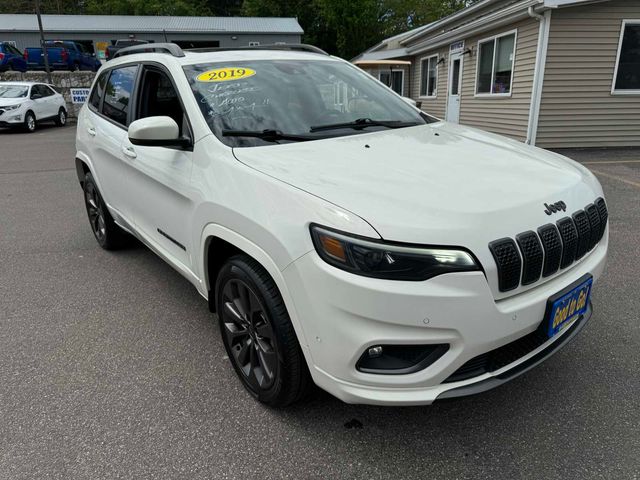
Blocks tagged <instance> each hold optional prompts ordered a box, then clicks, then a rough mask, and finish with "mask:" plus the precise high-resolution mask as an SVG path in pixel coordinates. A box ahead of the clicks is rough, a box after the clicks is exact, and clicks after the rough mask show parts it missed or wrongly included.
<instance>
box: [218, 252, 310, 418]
mask: <svg viewBox="0 0 640 480" xmlns="http://www.w3.org/2000/svg"><path fill="white" fill-rule="evenodd" d="M211 294H212V295H213V294H214V292H211ZM215 304H216V311H217V313H218V322H219V325H220V333H221V335H222V341H223V343H224V347H225V350H226V351H227V355H228V356H229V360H230V361H231V364H232V365H233V368H234V370H235V371H236V373H237V374H238V377H239V378H240V380H241V382H242V384H243V385H244V387H245V388H246V389H247V390H248V391H249V393H251V395H253V396H254V397H255V398H257V399H258V400H259V401H260V402H262V403H264V404H266V405H269V406H271V407H284V406H287V405H289V404H291V403H293V402H295V401H297V400H299V399H301V398H302V397H304V396H305V395H306V394H307V393H308V391H309V389H310V387H311V385H312V383H311V378H310V375H309V370H308V368H307V363H306V361H305V358H304V355H303V353H302V349H301V348H300V344H299V343H298V337H297V336H296V332H295V329H294V328H293V324H292V323H291V319H290V318H289V313H288V312H287V308H286V306H285V303H284V300H283V299H282V296H281V295H280V291H279V290H278V287H277V286H276V284H275V282H274V281H273V278H271V276H270V275H269V273H268V272H267V271H266V270H265V269H264V268H263V267H262V265H260V264H259V263H258V262H257V261H255V260H254V259H253V258H251V257H249V256H247V255H244V254H239V255H235V256H233V257H231V258H229V259H228V260H227V262H226V263H225V264H224V265H223V266H222V268H221V269H220V272H219V273H218V276H217V279H216V285H215Z"/></svg>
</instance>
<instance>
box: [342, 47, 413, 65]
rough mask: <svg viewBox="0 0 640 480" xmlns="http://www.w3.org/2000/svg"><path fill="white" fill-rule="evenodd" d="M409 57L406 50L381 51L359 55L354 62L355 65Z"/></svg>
mask: <svg viewBox="0 0 640 480" xmlns="http://www.w3.org/2000/svg"><path fill="white" fill-rule="evenodd" d="M406 55H407V49H406V48H394V49H393V50H380V51H377V52H366V53H362V54H360V55H358V56H357V57H356V58H354V59H353V60H352V62H353V63H359V62H371V61H377V60H387V59H393V58H399V57H404V56H406Z"/></svg>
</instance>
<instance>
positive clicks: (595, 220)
mask: <svg viewBox="0 0 640 480" xmlns="http://www.w3.org/2000/svg"><path fill="white" fill-rule="evenodd" d="M584 211H585V212H586V213H587V218H588V219H589V226H590V227H591V241H590V242H589V250H591V249H593V247H595V246H596V244H597V243H598V242H599V241H600V238H602V237H601V235H600V231H601V228H600V214H599V213H598V208H597V207H596V206H595V205H594V204H591V205H587V208H585V209H584Z"/></svg>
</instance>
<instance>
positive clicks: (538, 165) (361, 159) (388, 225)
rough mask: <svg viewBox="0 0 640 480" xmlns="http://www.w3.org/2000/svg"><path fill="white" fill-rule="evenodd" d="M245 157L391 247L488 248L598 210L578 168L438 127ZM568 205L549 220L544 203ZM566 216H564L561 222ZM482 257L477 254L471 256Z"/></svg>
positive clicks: (509, 143) (595, 187) (241, 156)
mask: <svg viewBox="0 0 640 480" xmlns="http://www.w3.org/2000/svg"><path fill="white" fill-rule="evenodd" d="M234 154H235V156H236V158H237V159H238V160H239V161H241V162H243V163H245V164H246V165H248V166H250V167H253V168H255V169H257V170H259V171H261V172H263V173H265V174H267V175H270V176H272V177H275V178H278V179H280V180H281V181H284V182H286V183H288V184H291V185H293V186H295V187H298V188H300V189H303V190H305V191H307V192H309V193H311V194H313V195H316V196H318V197H321V198H323V199H324V200H327V201H329V202H332V203H334V204H336V205H338V206H340V207H342V208H344V209H347V210H350V211H351V212H353V213H355V214H356V215H358V216H360V217H362V218H363V219H364V220H366V221H367V222H369V223H370V224H371V226H372V227H373V228H375V229H376V230H377V231H378V233H379V234H380V236H381V237H382V238H384V239H386V240H393V241H398V242H408V243H416V244H431V245H459V246H467V247H468V248H472V245H470V243H471V242H472V243H475V244H476V245H475V247H476V248H480V246H483V248H485V249H486V245H487V243H488V242H490V241H493V240H496V239H498V238H502V237H514V236H515V235H516V234H518V233H521V232H524V231H527V230H535V229H537V228H538V227H540V226H542V225H544V224H546V223H549V222H555V221H556V220H558V219H559V218H561V216H564V215H570V214H571V213H573V212H575V211H576V210H579V209H582V208H584V207H585V206H586V205H587V204H589V203H591V202H593V201H594V200H595V199H596V197H597V196H599V195H602V190H601V188H600V186H599V184H598V182H597V180H595V177H593V175H592V174H591V173H589V171H588V170H587V169H585V168H584V167H582V166H580V165H579V164H577V163H575V162H573V161H570V160H568V159H565V158H564V157H561V156H559V155H557V154H554V153H551V152H548V151H545V150H542V149H539V148H534V147H530V146H527V145H524V144H522V143H519V142H516V141H514V140H509V139H506V138H504V137H501V136H498V135H493V134H489V133H486V132H483V131H480V130H476V129H473V128H468V127H463V126H459V125H454V124H449V123H445V122H439V123H436V124H431V125H423V126H417V127H410V128H402V129H396V130H385V131H381V132H374V133H368V134H361V135H353V136H346V137H338V138H332V139H326V140H318V141H312V142H300V143H290V144H283V145H274V146H265V147H253V148H235V149H234ZM556 202H564V203H565V204H566V206H567V211H566V213H564V212H560V213H559V214H554V215H553V216H549V215H547V214H546V213H545V210H546V207H545V203H547V204H552V203H556ZM556 217H557V218H556ZM472 250H473V249H472Z"/></svg>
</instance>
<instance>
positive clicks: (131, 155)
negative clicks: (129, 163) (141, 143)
mask: <svg viewBox="0 0 640 480" xmlns="http://www.w3.org/2000/svg"><path fill="white" fill-rule="evenodd" d="M122 153H124V154H125V155H126V156H127V157H129V158H136V157H137V156H138V154H137V153H136V151H135V150H134V149H133V147H130V146H126V147H122Z"/></svg>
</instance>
